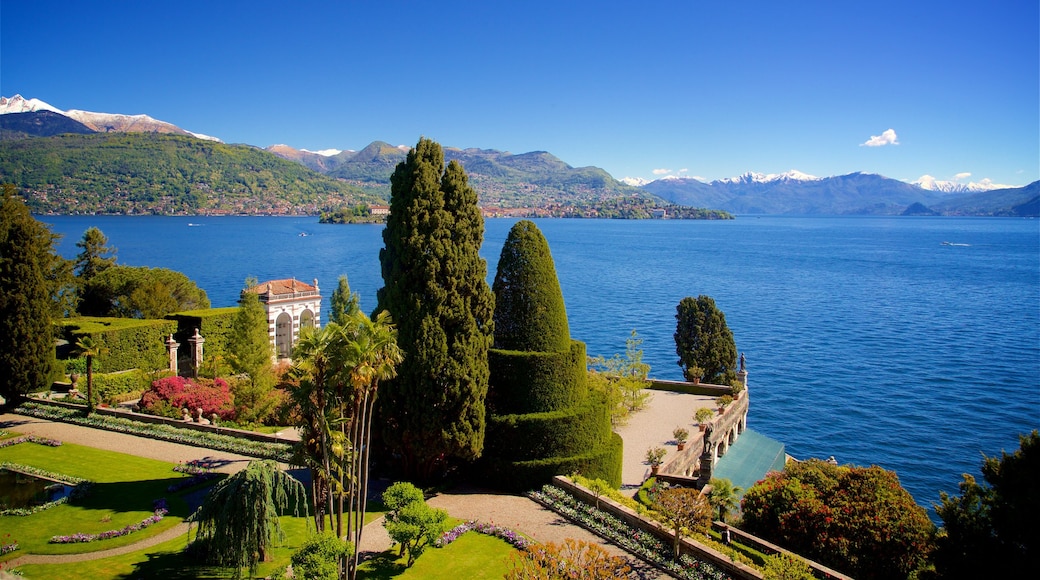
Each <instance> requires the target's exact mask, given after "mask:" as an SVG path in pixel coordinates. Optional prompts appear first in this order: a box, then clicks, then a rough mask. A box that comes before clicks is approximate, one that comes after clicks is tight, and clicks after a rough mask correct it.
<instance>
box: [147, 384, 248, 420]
mask: <svg viewBox="0 0 1040 580" xmlns="http://www.w3.org/2000/svg"><path fill="white" fill-rule="evenodd" d="M140 404H141V407H143V408H144V409H145V410H147V411H150V412H152V411H156V412H157V413H156V414H162V415H168V414H169V410H171V409H172V410H173V411H174V412H177V413H179V410H180V409H188V411H189V412H191V413H192V414H194V413H195V412H196V411H197V410H198V409H200V408H201V409H202V414H203V415H204V416H205V417H209V416H211V415H213V414H214V413H216V414H217V416H219V417H220V418H221V419H223V420H225V421H230V420H232V419H234V418H235V406H234V402H233V397H232V396H231V389H230V388H229V387H228V384H227V383H226V382H225V381H224V379H212V380H210V379H195V380H192V379H186V378H184V377H167V378H165V379H159V380H157V381H155V382H153V383H152V387H151V388H150V389H149V390H147V391H145V393H144V394H143V395H142V396H141V403H140Z"/></svg>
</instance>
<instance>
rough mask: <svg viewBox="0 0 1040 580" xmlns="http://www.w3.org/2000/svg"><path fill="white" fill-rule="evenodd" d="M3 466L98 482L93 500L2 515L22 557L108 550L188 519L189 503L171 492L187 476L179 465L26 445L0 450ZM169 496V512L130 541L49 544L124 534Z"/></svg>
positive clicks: (0, 522)
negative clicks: (86, 536) (102, 534)
mask: <svg viewBox="0 0 1040 580" xmlns="http://www.w3.org/2000/svg"><path fill="white" fill-rule="evenodd" d="M0 461H9V462H11V463H17V464H21V465H28V466H32V467H36V468H38V469H43V470H46V471H50V472H54V473H61V474H65V475H71V476H75V477H80V478H84V479H89V480H91V481H93V482H94V486H93V488H91V491H90V493H89V495H88V496H87V497H86V498H84V499H82V500H77V501H75V502H72V503H68V504H64V505H59V506H56V507H53V508H50V509H48V510H45V511H42V512H40V513H37V514H34V515H31V516H0V529H3V530H4V534H5V535H6V534H10V537H11V539H12V540H15V541H17V542H18V544H19V545H20V546H21V549H20V550H18V552H16V553H13V554H8V555H7V556H6V557H4V558H2V559H0V561H2V560H9V559H12V558H13V557H16V556H17V555H20V554H26V553H32V554H71V553H82V552H93V551H97V550H107V549H109V548H115V547H119V546H125V545H128V544H132V543H134V542H138V541H140V540H141V539H142V538H147V537H150V536H153V535H155V534H158V533H160V532H162V531H163V530H166V529H168V528H171V527H173V526H175V525H177V524H178V523H180V522H181V521H182V520H183V519H184V518H185V517H187V515H188V506H187V503H186V502H185V501H184V500H183V499H182V498H181V497H179V496H178V495H174V494H170V493H169V492H168V491H167V487H168V486H169V485H170V484H171V483H173V482H175V481H178V480H180V479H183V478H185V477H187V476H185V475H183V474H181V473H177V472H175V471H173V466H174V464H172V463H164V462H161V461H155V460H152V459H144V458H141V457H133V456H130V455H123V454H121V453H113V452H109V451H102V450H98V449H93V448H90V447H83V446H79V445H73V444H64V445H62V446H60V447H47V446H45V445H37V444H35V443H22V444H20V445H14V446H11V447H6V448H4V449H0ZM163 497H165V498H166V500H167V505H168V507H169V510H170V513H169V515H167V516H166V518H164V519H163V520H162V521H161V522H159V523H157V524H155V525H153V526H151V527H149V528H146V529H144V530H141V531H139V532H135V533H133V534H130V535H128V536H123V537H119V538H112V539H109V540H102V541H98V542H90V543H80V544H50V543H48V540H50V538H51V536H56V535H69V534H74V533H79V532H82V533H87V534H96V533H100V532H104V531H107V530H119V529H122V528H124V527H126V526H128V525H131V524H136V523H138V522H141V521H142V520H144V519H146V518H148V517H149V516H151V515H152V502H153V501H154V500H156V499H159V498H163Z"/></svg>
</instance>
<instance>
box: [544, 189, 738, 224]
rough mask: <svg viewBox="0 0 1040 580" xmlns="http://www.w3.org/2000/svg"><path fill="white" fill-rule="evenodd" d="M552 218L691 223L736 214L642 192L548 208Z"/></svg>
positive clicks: (720, 218)
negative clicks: (658, 220) (653, 220)
mask: <svg viewBox="0 0 1040 580" xmlns="http://www.w3.org/2000/svg"><path fill="white" fill-rule="evenodd" d="M548 210H549V214H548V215H550V216H552V217H565V218H599V219H626V220H645V219H687V220H731V219H734V218H733V214H730V213H729V212H725V211H722V210H718V209H705V208H699V207H691V206H686V205H677V204H674V203H668V202H666V201H664V200H662V199H661V198H659V197H657V196H655V195H652V194H647V193H645V192H641V193H639V194H633V195H626V196H624V197H615V198H610V199H599V200H589V201H585V200H579V201H577V202H574V203H564V204H560V205H552V206H550V207H549V208H548Z"/></svg>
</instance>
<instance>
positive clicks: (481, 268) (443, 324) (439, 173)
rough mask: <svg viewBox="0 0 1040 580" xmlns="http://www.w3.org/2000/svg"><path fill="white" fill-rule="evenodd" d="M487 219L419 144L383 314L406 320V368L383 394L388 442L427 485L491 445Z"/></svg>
mask: <svg viewBox="0 0 1040 580" xmlns="http://www.w3.org/2000/svg"><path fill="white" fill-rule="evenodd" d="M483 236H484V222H483V218H482V217H481V213H480V209H479V208H478V207H477V194H476V191H474V190H473V188H472V187H470V186H469V184H468V183H467V179H466V173H465V171H463V170H462V167H461V166H460V165H459V164H458V163H451V164H449V165H448V167H447V168H446V169H445V167H444V156H443V152H442V150H441V147H440V145H438V144H437V143H435V142H433V141H430V140H429V139H425V138H424V139H420V140H419V143H418V144H417V145H416V147H415V148H414V149H412V150H411V151H410V152H409V153H408V157H407V159H406V160H405V161H404V162H402V163H400V164H398V166H397V168H396V169H395V170H394V174H393V176H392V177H391V198H390V216H389V218H388V220H387V224H386V228H385V229H384V230H383V241H384V243H385V247H384V248H383V249H382V250H380V253H379V260H380V263H381V266H382V275H383V282H384V286H383V288H381V289H380V290H379V292H378V301H379V307H378V310H386V311H388V312H389V313H390V314H391V315H392V316H393V318H394V320H395V321H396V322H397V324H398V329H399V344H400V346H401V349H402V350H403V351H404V355H405V356H404V362H403V363H402V364H401V366H400V369H399V374H398V377H397V378H396V379H395V380H393V381H392V382H390V383H389V384H387V385H386V387H385V389H384V392H385V394H384V396H382V397H380V401H381V407H380V408H381V417H382V421H381V423H382V432H383V440H384V442H385V444H386V445H387V447H388V448H389V449H392V450H393V452H394V454H395V455H396V456H397V457H399V458H400V463H401V467H402V469H404V473H405V474H407V475H409V476H411V477H412V478H413V479H417V480H429V479H430V478H432V477H433V476H435V475H438V474H439V473H441V472H442V471H443V470H445V469H446V468H448V467H449V466H450V464H451V463H453V462H455V461H460V460H461V461H471V460H473V459H476V458H478V457H480V454H481V452H482V451H483V448H484V423H485V417H484V416H485V407H484V404H485V398H486V396H487V389H488V348H489V347H490V346H491V338H492V332H493V321H492V311H493V309H494V295H493V294H492V293H491V289H490V288H488V285H487V263H486V262H485V260H484V259H483V258H481V257H480V254H479V252H480V245H481V243H482V242H483Z"/></svg>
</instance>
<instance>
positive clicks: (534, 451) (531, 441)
mask: <svg viewBox="0 0 1040 580" xmlns="http://www.w3.org/2000/svg"><path fill="white" fill-rule="evenodd" d="M487 433H488V435H487V439H486V445H485V453H488V454H490V455H492V456H494V457H501V458H508V459H511V460H514V461H518V460H532V459H537V458H546V457H568V456H572V455H578V454H580V453H582V452H586V451H588V450H589V449H595V448H597V447H599V446H600V445H602V444H603V442H604V441H606V440H607V439H609V438H610V410H609V409H608V408H607V405H606V401H605V400H604V398H603V397H602V396H592V397H587V398H586V399H585V401H583V402H582V404H580V405H576V406H573V407H568V408H566V409H561V410H559V411H552V412H550V413H529V414H524V415H504V416H491V417H489V418H488V422H487Z"/></svg>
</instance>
